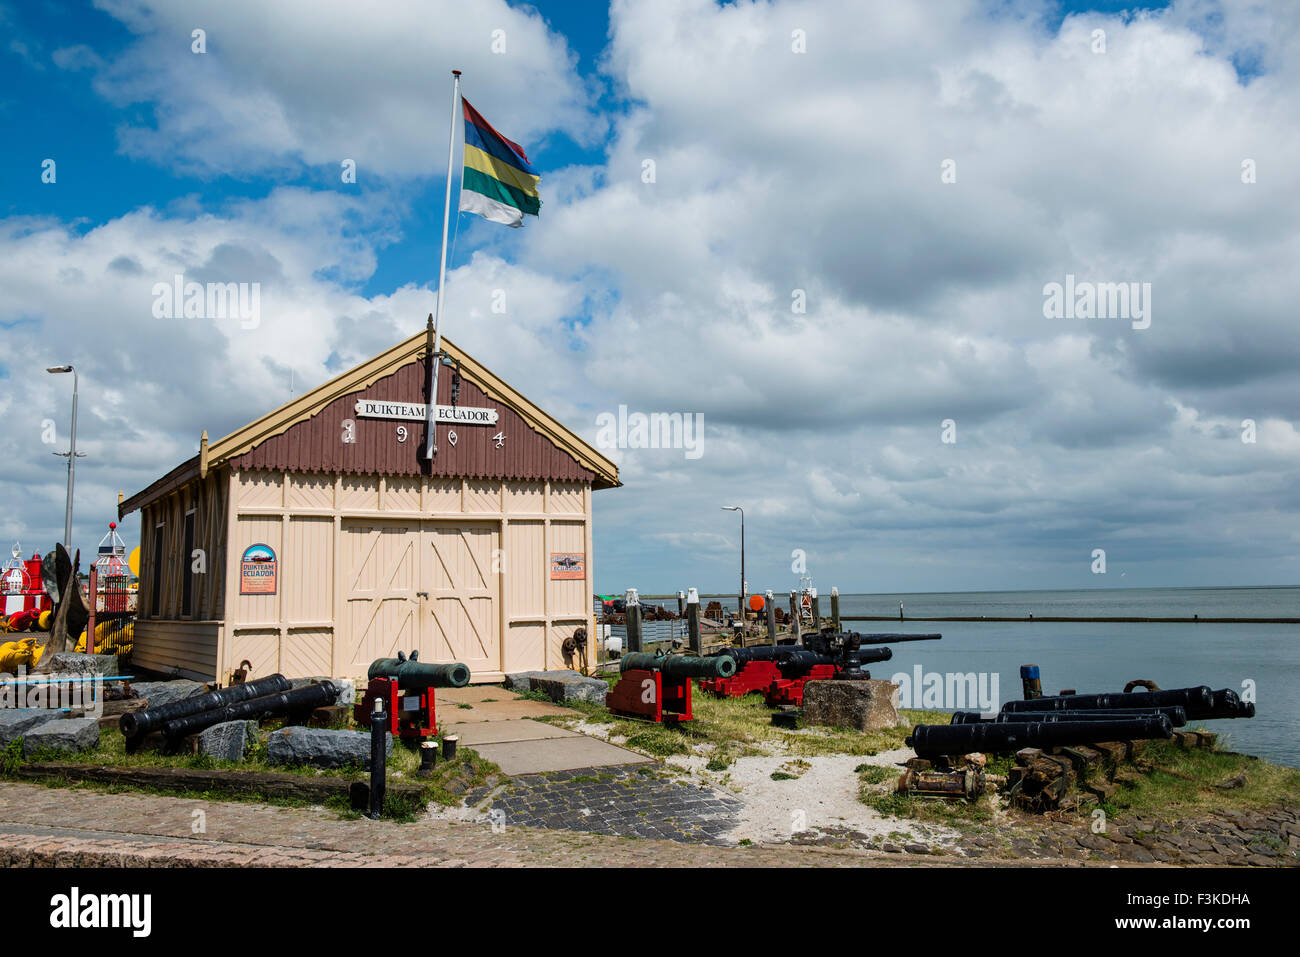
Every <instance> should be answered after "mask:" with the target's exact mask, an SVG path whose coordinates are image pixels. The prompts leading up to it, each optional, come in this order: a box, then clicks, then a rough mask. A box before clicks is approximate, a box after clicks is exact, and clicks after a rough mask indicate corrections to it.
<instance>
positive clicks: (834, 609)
mask: <svg viewBox="0 0 1300 957" xmlns="http://www.w3.org/2000/svg"><path fill="white" fill-rule="evenodd" d="M831 626H832V627H833V628H834V629H835V633H836V634H837V635H838V634H839V633H840V590H839V589H838V588H836V587H835V586H834V585H832V586H831Z"/></svg>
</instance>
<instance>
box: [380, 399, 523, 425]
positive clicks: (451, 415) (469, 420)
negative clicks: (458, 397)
mask: <svg viewBox="0 0 1300 957" xmlns="http://www.w3.org/2000/svg"><path fill="white" fill-rule="evenodd" d="M355 408H356V412H357V415H358V416H359V417H361V418H363V419H410V420H411V421H414V422H424V421H425V420H426V419H427V418H428V416H429V407H428V406H427V405H425V404H424V403H423V402H393V401H390V400H388V399H358V400H357V404H356V406H355ZM437 421H438V423H439V424H441V425H496V424H497V410H496V409H476V408H471V407H469V406H464V405H458V406H450V405H440V406H438V419H437Z"/></svg>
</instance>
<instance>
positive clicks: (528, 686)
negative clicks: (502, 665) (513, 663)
mask: <svg viewBox="0 0 1300 957" xmlns="http://www.w3.org/2000/svg"><path fill="white" fill-rule="evenodd" d="M561 675H567V676H569V677H573V678H581V677H582V675H580V674H578V672H576V671H568V670H556V671H516V672H515V673H514V674H509V675H506V687H507V688H509V689H510V690H511V691H516V692H519V693H520V694H522V693H524V692H525V691H532V690H533V685H532V681H533V679H534V678H556V677H559V676H561ZM605 690H606V691H608V690H609V689H608V687H607V688H606V689H605ZM601 703H602V704H603V703H604V698H603V697H602V698H601Z"/></svg>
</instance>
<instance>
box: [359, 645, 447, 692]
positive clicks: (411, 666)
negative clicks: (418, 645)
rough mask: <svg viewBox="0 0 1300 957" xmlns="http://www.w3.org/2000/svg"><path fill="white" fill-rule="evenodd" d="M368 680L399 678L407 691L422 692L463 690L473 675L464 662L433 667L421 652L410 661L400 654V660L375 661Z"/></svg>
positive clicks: (401, 686) (416, 652) (378, 659)
mask: <svg viewBox="0 0 1300 957" xmlns="http://www.w3.org/2000/svg"><path fill="white" fill-rule="evenodd" d="M366 678H367V680H373V679H375V678H395V679H397V686H398V687H399V688H401V689H402V690H403V691H422V690H424V689H425V688H463V687H465V686H466V685H467V684H469V679H470V672H469V668H468V667H466V666H465V665H462V664H461V663H460V662H453V663H452V664H449V665H439V664H432V663H429V662H425V661H420V660H419V652H418V651H412V652H411V656H410V657H409V658H408V657H407V656H406V655H404V654H402V652H400V651H399V652H398V653H397V657H396V658H376V659H375V660H374V661H372V662H371V663H370V667H369V669H367V671H366Z"/></svg>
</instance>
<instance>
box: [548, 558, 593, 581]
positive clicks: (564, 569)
mask: <svg viewBox="0 0 1300 957" xmlns="http://www.w3.org/2000/svg"><path fill="white" fill-rule="evenodd" d="M586 577H587V556H586V555H584V554H583V553H582V552H551V581H582V579H584V578H586Z"/></svg>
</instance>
